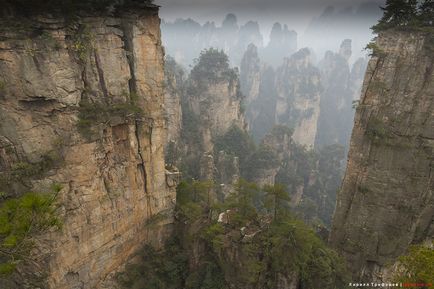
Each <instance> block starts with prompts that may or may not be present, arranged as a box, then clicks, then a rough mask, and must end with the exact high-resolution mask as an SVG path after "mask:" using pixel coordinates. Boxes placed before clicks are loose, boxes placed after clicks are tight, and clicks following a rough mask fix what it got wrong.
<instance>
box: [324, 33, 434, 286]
mask: <svg viewBox="0 0 434 289" xmlns="http://www.w3.org/2000/svg"><path fill="white" fill-rule="evenodd" d="M376 45H377V46H378V48H376V49H375V50H374V51H373V57H372V59H371V60H370V62H369V65H368V70H367V73H366V76H365V81H364V85H363V91H362V97H361V100H360V104H359V106H358V108H357V112H356V118H355V126H354V129H353V134H352V139H351V146H350V152H349V159H348V166H347V171H346V175H345V179H344V182H343V185H342V187H341V190H340V192H339V193H338V198H337V206H336V211H335V215H334V220H333V228H332V232H331V237H330V242H331V244H332V245H334V246H335V247H336V248H338V250H340V251H341V252H342V253H343V255H344V256H345V257H346V258H347V260H348V263H349V264H351V270H352V273H353V276H354V278H360V279H358V280H369V281H372V280H376V279H377V280H382V279H386V278H385V277H384V276H383V273H384V269H385V267H386V266H387V265H388V264H391V263H393V262H394V261H395V260H396V258H397V257H398V256H400V255H403V254H404V253H405V252H406V250H407V248H408V246H409V245H410V244H414V243H420V242H423V241H424V240H428V239H432V238H433V236H434V225H433V216H434V197H433V187H434V182H433V170H432V167H433V160H434V158H433V148H434V130H433V127H434V114H433V112H434V107H433V106H434V73H433V71H434V70H433V68H434V58H433V53H432V49H433V48H432V35H426V34H423V33H421V32H418V33H414V32H411V33H410V32H399V31H393V30H389V31H385V32H383V33H382V34H380V36H379V37H378V40H377V43H376Z"/></svg>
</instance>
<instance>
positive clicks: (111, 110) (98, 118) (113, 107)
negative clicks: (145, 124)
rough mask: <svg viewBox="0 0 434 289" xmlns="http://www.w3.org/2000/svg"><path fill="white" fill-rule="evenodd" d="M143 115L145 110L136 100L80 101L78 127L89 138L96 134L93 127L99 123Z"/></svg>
mask: <svg viewBox="0 0 434 289" xmlns="http://www.w3.org/2000/svg"><path fill="white" fill-rule="evenodd" d="M142 116H143V110H142V109H141V108H140V107H139V106H138V105H136V103H135V102H133V101H131V102H129V103H118V104H102V103H89V102H82V103H80V108H79V113H78V122H77V128H78V131H79V132H80V133H81V134H82V135H83V136H84V137H85V138H87V139H90V138H91V136H92V135H93V134H94V131H93V127H94V126H95V125H98V124H109V123H110V122H111V121H112V120H113V119H114V118H116V117H118V118H121V119H122V120H128V119H136V118H140V117H142Z"/></svg>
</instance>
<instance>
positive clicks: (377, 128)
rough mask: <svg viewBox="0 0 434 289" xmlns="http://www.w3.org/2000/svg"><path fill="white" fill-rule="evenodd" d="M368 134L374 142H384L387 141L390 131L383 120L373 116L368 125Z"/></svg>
mask: <svg viewBox="0 0 434 289" xmlns="http://www.w3.org/2000/svg"><path fill="white" fill-rule="evenodd" d="M366 135H367V136H368V138H369V139H370V140H371V141H372V142H373V143H374V144H382V143H386V139H387V138H388V137H389V136H390V133H389V131H388V128H387V127H386V126H385V124H384V122H383V121H382V120H380V119H378V118H376V117H371V118H370V119H369V121H368V125H367V127H366Z"/></svg>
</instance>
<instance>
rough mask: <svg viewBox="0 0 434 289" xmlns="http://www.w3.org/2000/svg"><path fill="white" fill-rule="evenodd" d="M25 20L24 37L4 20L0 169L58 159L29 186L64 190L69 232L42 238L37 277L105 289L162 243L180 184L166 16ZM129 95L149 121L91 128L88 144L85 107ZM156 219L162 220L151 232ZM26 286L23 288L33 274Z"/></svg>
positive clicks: (53, 284)
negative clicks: (168, 113) (167, 117)
mask: <svg viewBox="0 0 434 289" xmlns="http://www.w3.org/2000/svg"><path fill="white" fill-rule="evenodd" d="M17 20H18V21H21V20H22V22H23V23H29V24H28V27H25V28H24V32H23V31H21V30H19V29H17V28H16V27H15V26H14V25H15V24H14V23H10V22H8V21H9V20H7V19H4V18H3V19H1V23H0V26H1V27H2V29H1V32H0V34H1V35H0V81H1V83H2V85H1V92H0V173H5V172H7V171H8V170H10V169H11V168H12V167H13V164H14V163H16V162H17V161H19V162H25V163H35V162H38V161H40V160H41V159H43V158H44V156H46V155H47V154H50V153H52V152H54V151H56V152H59V154H60V158H59V161H58V162H56V163H55V165H54V167H53V168H51V169H50V170H49V171H48V172H46V173H45V174H44V175H43V176H42V177H40V178H38V179H37V180H33V181H32V187H31V188H30V187H29V188H26V189H29V190H30V189H33V188H35V189H38V190H44V189H46V187H48V186H49V185H50V184H52V183H59V184H61V185H62V186H63V189H62V191H61V193H60V195H59V196H58V203H59V206H60V209H59V212H60V216H61V219H62V221H63V228H62V230H61V231H58V232H51V233H49V234H48V235H44V236H40V239H41V240H40V242H39V243H41V248H40V249H39V250H37V251H38V252H35V256H34V257H32V259H35V261H36V263H37V264H38V265H37V266H35V267H33V268H32V270H33V271H35V272H34V273H35V274H37V275H44V274H46V275H47V280H46V283H47V288H56V289H67V288H68V289H69V288H80V289H86V288H98V287H100V284H101V283H102V281H103V280H104V279H105V277H106V276H107V275H108V274H109V273H111V272H113V271H116V270H119V269H120V268H121V267H122V265H123V264H125V263H126V262H127V260H129V258H130V257H131V256H132V254H133V253H135V252H136V251H137V250H138V249H140V248H141V246H143V244H144V243H145V242H150V243H153V244H157V245H158V244H161V242H162V240H163V239H164V237H165V234H166V231H167V228H166V227H167V225H168V224H170V223H171V222H172V213H171V212H172V209H173V206H174V199H175V186H176V178H173V177H170V178H169V181H168V182H166V171H165V166H164V143H165V137H166V131H165V123H164V114H163V105H164V100H163V96H164V95H163V82H164V70H163V50H162V47H161V42H160V29H159V25H160V19H159V17H158V10H157V8H155V7H147V8H140V9H139V8H137V7H136V8H134V9H128V8H125V9H124V10H123V11H120V15H119V16H116V17H113V16H101V15H99V16H87V17H81V18H79V19H77V20H76V22H74V23H73V24H68V25H67V24H66V23H65V22H64V21H63V19H60V18H53V17H35V19H31V21H27V20H25V19H17ZM133 98H134V102H135V104H136V106H137V107H139V108H140V109H141V110H142V111H143V115H142V116H141V117H135V118H134V117H129V116H124V117H111V118H110V119H109V120H108V121H106V122H104V123H88V125H90V126H92V127H93V129H92V132H93V134H92V136H91V137H90V139H87V138H85V137H84V136H82V134H80V133H79V131H78V130H77V123H78V121H79V115H80V111H81V108H80V107H81V105H82V103H83V101H86V102H88V103H94V104H95V103H99V104H100V105H101V106H100V107H107V108H110V107H114V105H122V104H124V103H129V102H130V101H131V102H132V101H133ZM98 111H99V110H98V109H97V110H95V112H94V113H96V114H98V113H99V112H98ZM174 180H175V181H174ZM6 189H7V190H9V189H10V188H6ZM0 190H3V189H0ZM11 193H16V192H11ZM156 215H163V216H165V218H161V219H162V221H160V222H159V225H158V226H153V227H152V229H151V228H149V227H147V221H148V220H150V219H151V218H152V217H153V216H156ZM27 273H28V274H30V272H27ZM18 281H19V282H18V285H17V286H18V288H26V287H25V284H26V276H23V278H22V279H21V280H18ZM21 283H22V284H21ZM5 286H6V288H9V287H7V286H9V285H5ZM0 287H2V286H0ZM2 288H5V287H2ZM11 288H14V287H11Z"/></svg>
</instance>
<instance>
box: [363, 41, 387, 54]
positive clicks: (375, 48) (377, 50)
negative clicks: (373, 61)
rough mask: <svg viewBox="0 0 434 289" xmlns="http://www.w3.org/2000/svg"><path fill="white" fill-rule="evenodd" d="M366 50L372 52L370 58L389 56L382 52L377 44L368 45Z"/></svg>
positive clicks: (370, 43)
mask: <svg viewBox="0 0 434 289" xmlns="http://www.w3.org/2000/svg"><path fill="white" fill-rule="evenodd" d="M365 50H368V51H370V53H369V56H374V57H385V56H386V55H387V53H386V52H385V51H384V50H382V49H381V48H380V47H379V46H378V45H377V43H375V42H369V43H368V44H367V45H366V47H365Z"/></svg>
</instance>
